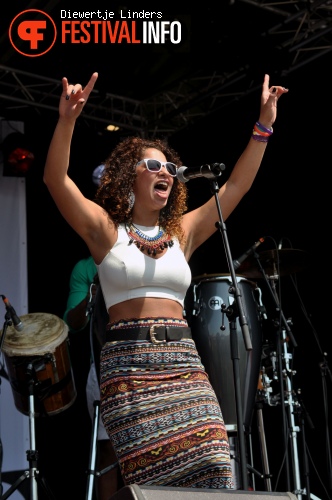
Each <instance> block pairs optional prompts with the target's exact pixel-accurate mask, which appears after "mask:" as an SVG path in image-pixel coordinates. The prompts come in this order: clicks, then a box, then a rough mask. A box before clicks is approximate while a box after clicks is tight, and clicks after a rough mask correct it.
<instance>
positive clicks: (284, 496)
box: [110, 484, 297, 500]
mask: <svg viewBox="0 0 332 500" xmlns="http://www.w3.org/2000/svg"><path fill="white" fill-rule="evenodd" d="M247 498H248V499H250V500H297V498H296V496H295V495H294V494H293V493H289V492H287V493H270V492H265V491H243V490H224V489H223V490H212V489H203V488H171V487H169V488H168V487H164V486H138V485H137V484H131V485H129V486H124V487H123V488H121V490H119V491H118V492H117V493H115V494H114V495H113V496H112V497H111V498H110V500H245V499H247Z"/></svg>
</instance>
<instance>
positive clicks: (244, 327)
mask: <svg viewBox="0 0 332 500" xmlns="http://www.w3.org/2000/svg"><path fill="white" fill-rule="evenodd" d="M210 189H211V193H212V194H213V195H214V197H215V201H216V205H217V210H218V214H219V221H218V222H216V227H217V229H219V231H220V233H221V235H222V238H223V243H224V248H225V252H226V258H227V262H228V268H229V271H230V274H231V277H232V286H231V287H230V293H232V294H233V295H234V298H235V302H234V303H233V304H232V306H229V307H226V306H225V304H223V305H222V311H223V313H225V314H226V316H227V318H228V320H229V322H230V350H231V357H232V361H233V374H234V388H235V404H236V413H237V429H238V438H239V453H240V471H241V478H242V489H243V490H248V475H247V466H246V463H247V459H246V446H245V439H244V426H243V411H242V398H241V385H240V367H239V358H240V355H239V349H238V341H237V340H238V339H237V328H236V319H237V318H239V323H240V326H241V331H242V335H243V340H244V345H245V348H246V350H247V351H251V350H252V343H251V338H250V335H249V326H248V322H247V319H246V317H245V313H244V308H243V303H242V300H241V297H242V296H241V292H240V289H239V287H238V286H237V280H236V275H235V269H234V265H233V259H232V255H231V250H230V247H229V242H228V237H227V230H226V225H225V223H224V221H223V216H222V213H221V207H220V203H219V198H218V192H219V186H218V183H217V181H216V180H215V179H210ZM224 328H225V327H224V326H222V327H221V329H224Z"/></svg>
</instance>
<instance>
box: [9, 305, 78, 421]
mask: <svg viewBox="0 0 332 500" xmlns="http://www.w3.org/2000/svg"><path fill="white" fill-rule="evenodd" d="M20 319H21V321H22V324H23V329H22V330H21V331H20V332H18V331H16V330H15V328H14V327H13V326H10V327H8V328H7V331H6V336H5V339H4V342H3V353H4V358H5V361H6V366H7V372H8V377H9V381H10V385H11V388H12V391H13V396H14V403H15V406H16V408H17V410H18V411H20V412H21V413H23V414H24V415H29V397H30V395H31V387H32V388H33V391H32V393H33V396H34V409H35V415H36V416H42V415H54V414H57V413H59V412H62V411H64V410H66V409H67V408H69V407H70V406H71V405H72V404H73V403H74V401H75V400H76V396H77V393H76V387H75V381H74V377H73V372H72V368H71V363H70V356H69V349H68V327H67V325H66V324H65V322H64V321H63V320H62V319H60V318H58V317H57V316H54V315H52V314H46V313H32V314H26V315H23V316H20Z"/></svg>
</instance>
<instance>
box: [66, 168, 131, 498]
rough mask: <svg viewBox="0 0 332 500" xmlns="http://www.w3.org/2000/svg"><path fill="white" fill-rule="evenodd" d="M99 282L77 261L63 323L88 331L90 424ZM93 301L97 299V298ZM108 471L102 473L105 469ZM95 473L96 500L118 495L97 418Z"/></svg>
mask: <svg viewBox="0 0 332 500" xmlns="http://www.w3.org/2000/svg"><path fill="white" fill-rule="evenodd" d="M102 167H103V166H102V165H100V166H99V167H97V168H96V169H95V170H94V171H93V174H92V180H93V182H94V184H96V185H98V184H99V179H100V176H101V173H102V170H103V168H102ZM98 286H99V281H98V275H97V268H96V265H95V263H94V261H93V258H92V257H91V256H89V257H87V258H84V259H81V260H79V261H78V262H77V263H76V264H75V266H74V267H73V269H72V272H71V275H70V280H69V295H68V298H67V305H66V310H65V313H64V316H63V320H64V321H65V322H66V323H67V325H68V328H69V332H70V334H71V335H72V334H76V333H77V334H79V333H80V332H82V331H83V330H84V331H85V330H86V329H89V336H90V345H91V365H90V370H89V373H88V377H87V381H86V399H87V408H88V411H89V414H90V417H91V420H92V421H93V417H94V403H95V401H99V400H100V391H99V375H98V373H97V371H98V370H99V359H98V356H99V354H100V348H99V345H100V338H101V335H102V332H99V331H97V329H98V328H105V327H106V324H107V318H108V315H107V312H106V309H105V304H104V302H102V303H99V301H98V302H97V303H96V292H97V290H98ZM97 297H99V295H98V294H97ZM108 468H109V469H110V470H107V471H105V472H104V473H103V472H102V471H104V470H106V469H108ZM96 469H97V471H98V472H102V474H101V475H100V476H99V475H98V476H96V478H95V485H96V495H97V499H98V500H108V499H109V497H110V495H112V494H113V493H115V492H116V491H118V489H119V488H120V487H121V486H122V485H123V484H122V481H121V476H120V474H119V467H118V465H117V458H116V455H115V452H114V449H113V446H112V443H111V441H110V439H109V437H108V435H107V432H106V430H105V427H104V425H103V423H102V421H101V418H99V422H98V435H97V460H96Z"/></svg>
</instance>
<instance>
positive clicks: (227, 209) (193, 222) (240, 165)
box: [184, 75, 288, 259]
mask: <svg viewBox="0 0 332 500" xmlns="http://www.w3.org/2000/svg"><path fill="white" fill-rule="evenodd" d="M286 92H288V89H285V88H284V87H280V86H272V87H270V86H269V75H265V77H264V82H263V87H262V94H261V106H260V115H259V119H258V122H257V123H256V125H255V129H256V130H254V131H253V134H252V136H251V138H250V140H249V143H248V145H247V147H246V148H245V150H244V151H243V153H242V154H241V156H240V158H239V159H238V161H237V162H236V164H235V166H234V168H233V170H232V172H231V174H230V176H229V179H228V180H227V181H226V182H225V184H224V185H223V186H221V188H220V190H219V194H218V197H219V201H220V207H221V211H222V214H223V219H224V220H226V219H227V217H228V216H229V215H230V214H231V213H232V211H233V210H234V209H235V207H236V206H237V205H238V203H239V202H240V200H241V199H242V198H243V196H244V195H245V194H246V193H247V192H248V190H249V189H250V187H251V185H252V183H253V182H254V179H255V177H256V174H257V172H258V170H259V167H260V165H261V162H262V159H263V156H264V152H265V150H266V146H267V143H268V139H269V137H270V135H272V133H273V128H272V126H273V124H274V122H275V120H276V116H277V102H278V99H279V98H280V97H281V96H282V95H283V94H284V93H286ZM257 124H258V125H257ZM254 135H255V137H254ZM217 220H218V212H217V207H216V202H215V199H214V197H213V198H211V199H210V200H209V201H208V202H207V203H205V204H204V205H202V206H201V207H199V208H197V209H196V210H193V211H192V212H189V213H188V214H186V215H185V217H184V229H185V232H186V234H187V236H188V238H187V241H188V244H187V246H186V249H185V253H186V256H187V259H189V258H190V256H191V255H192V253H193V252H194V251H195V250H196V248H198V247H199V246H200V245H201V244H202V243H203V242H204V241H206V240H207V239H208V238H209V237H210V236H211V235H212V234H213V233H214V232H215V231H216V227H215V222H216V221H217Z"/></svg>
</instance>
